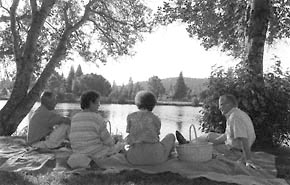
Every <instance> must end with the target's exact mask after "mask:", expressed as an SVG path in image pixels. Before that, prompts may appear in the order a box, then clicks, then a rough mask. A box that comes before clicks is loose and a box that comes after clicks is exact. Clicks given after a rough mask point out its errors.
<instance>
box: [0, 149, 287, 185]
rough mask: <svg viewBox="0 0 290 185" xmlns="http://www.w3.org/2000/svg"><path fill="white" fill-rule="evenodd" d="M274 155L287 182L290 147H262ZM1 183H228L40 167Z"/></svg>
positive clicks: (6, 175)
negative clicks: (36, 170) (72, 172)
mask: <svg viewBox="0 0 290 185" xmlns="http://www.w3.org/2000/svg"><path fill="white" fill-rule="evenodd" d="M263 151H266V152H268V153H272V154H274V155H276V156H277V157H276V168H277V170H278V177H279V178H284V179H286V181H288V183H290V149H289V148H280V149H263ZM55 165H56V164H55V162H50V163H49V164H48V167H47V168H48V169H52V168H53V167H54V166H55ZM0 184H1V185H48V184H51V185H91V184H101V185H146V184H150V185H163V184H166V185H179V184H182V185H194V184H198V185H230V184H231V183H224V182H215V181H212V180H208V179H206V178H196V179H188V178H184V177H182V176H180V175H179V174H174V173H170V172H166V173H160V174H153V175H152V174H145V173H143V172H140V171H123V172H121V173H120V174H106V175H101V174H86V175H75V174H64V173H63V172H54V171H52V170H50V171H47V170H45V169H44V170H42V171H38V172H33V173H24V172H21V173H10V172H0Z"/></svg>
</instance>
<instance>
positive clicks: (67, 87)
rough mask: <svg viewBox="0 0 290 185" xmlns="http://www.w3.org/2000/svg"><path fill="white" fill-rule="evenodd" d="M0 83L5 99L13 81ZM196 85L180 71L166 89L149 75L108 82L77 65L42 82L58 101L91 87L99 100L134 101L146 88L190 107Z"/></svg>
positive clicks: (76, 98) (74, 98)
mask: <svg viewBox="0 0 290 185" xmlns="http://www.w3.org/2000/svg"><path fill="white" fill-rule="evenodd" d="M172 81H175V82H172ZM0 84H1V87H2V88H1V89H0V98H2V99H7V98H9V93H10V91H11V88H12V87H13V81H10V80H8V79H2V80H1V81H0ZM167 85H168V84H167ZM198 88H199V90H196V89H192V87H191V88H190V87H188V85H186V83H185V80H184V77H183V73H182V72H180V74H179V76H178V77H177V78H174V79H171V84H170V86H169V88H168V87H167V88H166V87H165V86H164V84H163V82H162V80H161V79H160V78H159V77H158V76H152V77H150V78H149V79H148V81H145V82H135V83H134V81H133V79H132V78H131V77H130V78H129V81H128V83H127V84H123V85H117V84H116V83H115V81H114V82H113V84H111V83H110V82H109V81H108V80H107V79H106V78H104V77H103V76H102V75H98V74H93V73H91V74H84V73H83V71H82V68H81V65H78V67H77V69H76V70H75V69H74V67H73V66H71V68H70V71H69V74H68V76H67V77H64V75H63V74H59V73H58V72H56V71H55V72H54V73H53V74H52V76H51V77H50V79H49V80H48V83H47V85H46V89H47V90H50V91H52V92H54V93H55V94H57V98H58V101H59V102H77V101H79V97H80V95H81V94H82V92H84V91H86V90H89V89H93V90H96V91H98V92H100V94H101V95H102V102H103V103H120V104H125V103H134V97H135V95H136V93H137V92H138V91H140V90H150V91H152V92H153V93H154V94H155V95H156V98H157V99H158V101H160V102H163V103H164V102H172V101H174V102H191V103H192V105H193V106H199V105H200V101H199V99H200V98H199V96H200V93H201V91H202V90H203V89H204V88H205V84H204V86H203V89H202V87H198Z"/></svg>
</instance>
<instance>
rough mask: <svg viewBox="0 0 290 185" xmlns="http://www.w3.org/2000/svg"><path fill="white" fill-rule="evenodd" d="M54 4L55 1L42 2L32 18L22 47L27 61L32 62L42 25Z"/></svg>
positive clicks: (46, 0)
mask: <svg viewBox="0 0 290 185" xmlns="http://www.w3.org/2000/svg"><path fill="white" fill-rule="evenodd" d="M54 4H55V0H45V1H43V2H42V4H41V8H40V10H39V11H37V12H35V16H33V17H32V21H31V26H30V29H29V31H28V34H27V38H26V44H25V47H24V55H25V57H26V58H27V60H28V61H32V60H33V58H34V57H33V55H34V54H35V51H36V43H37V39H38V37H39V35H40V33H41V29H42V28H43V24H44V22H45V20H46V18H47V16H48V14H49V13H50V10H51V9H52V7H53V6H54Z"/></svg>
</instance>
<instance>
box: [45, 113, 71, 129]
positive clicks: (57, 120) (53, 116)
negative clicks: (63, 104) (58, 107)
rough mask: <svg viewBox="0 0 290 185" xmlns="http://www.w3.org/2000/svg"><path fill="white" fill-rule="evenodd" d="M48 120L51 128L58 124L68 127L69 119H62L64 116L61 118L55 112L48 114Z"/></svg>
mask: <svg viewBox="0 0 290 185" xmlns="http://www.w3.org/2000/svg"><path fill="white" fill-rule="evenodd" d="M50 114H51V115H50V117H51V118H50V120H49V125H50V126H51V127H53V126H55V125H60V124H68V125H70V122H71V120H70V118H68V117H64V116H61V115H59V114H57V113H55V112H50Z"/></svg>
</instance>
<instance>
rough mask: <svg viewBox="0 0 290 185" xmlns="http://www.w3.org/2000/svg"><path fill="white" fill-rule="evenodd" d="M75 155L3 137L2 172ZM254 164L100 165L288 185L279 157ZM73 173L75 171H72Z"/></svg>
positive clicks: (107, 169) (258, 157) (221, 158)
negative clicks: (278, 165)
mask: <svg viewBox="0 0 290 185" xmlns="http://www.w3.org/2000/svg"><path fill="white" fill-rule="evenodd" d="M70 154H71V151H59V150H56V151H53V152H52V151H49V152H39V151H36V150H32V148H31V147H28V146H26V145H25V141H24V140H23V139H21V138H17V137H16V138H13V137H8V138H7V137H5V138H4V137H0V171H13V172H19V171H35V170H39V169H41V168H43V167H44V166H45V164H46V163H47V162H48V161H50V160H55V159H56V158H57V157H59V156H61V155H62V157H64V156H69V155H70ZM253 161H254V162H255V164H257V166H258V169H252V168H249V167H246V166H244V165H241V164H238V163H237V162H236V156H234V155H232V156H230V155H228V156H225V155H217V156H216V157H215V158H214V159H212V160H209V161H207V162H202V163H197V162H184V161H180V160H179V159H178V158H177V157H172V158H171V159H170V160H168V161H167V162H165V163H163V164H160V165H154V166H152V165H151V166H134V165H131V164H129V163H128V162H127V160H126V158H125V156H124V154H116V155H113V156H111V157H109V158H106V159H104V160H102V161H99V162H98V166H99V167H100V168H101V169H102V171H101V173H119V172H121V171H123V170H140V171H142V172H145V173H151V174H156V173H162V172H173V173H178V174H180V175H182V176H184V177H187V178H198V177H205V178H208V179H210V180H214V181H220V182H228V183H236V184H241V185H251V184H255V185H286V184H287V182H286V181H285V180H284V179H280V178H276V173H277V170H276V168H275V156H273V155H271V154H268V153H265V152H255V153H254V154H253ZM69 170H70V171H72V172H73V170H71V169H69Z"/></svg>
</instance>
